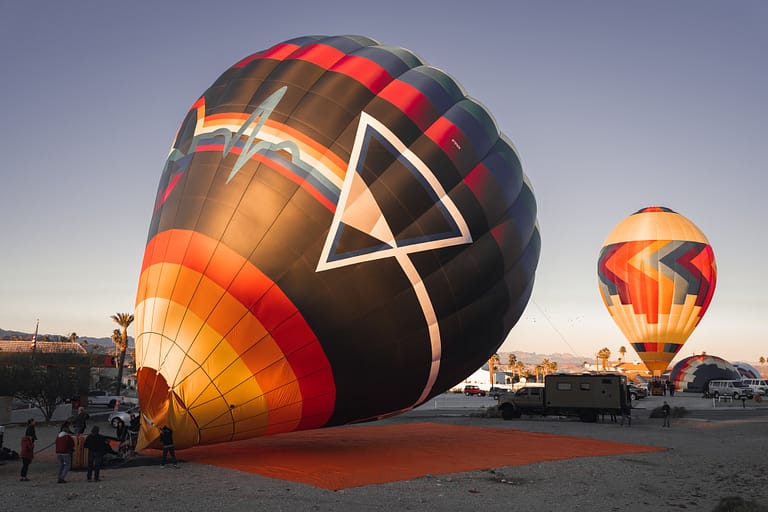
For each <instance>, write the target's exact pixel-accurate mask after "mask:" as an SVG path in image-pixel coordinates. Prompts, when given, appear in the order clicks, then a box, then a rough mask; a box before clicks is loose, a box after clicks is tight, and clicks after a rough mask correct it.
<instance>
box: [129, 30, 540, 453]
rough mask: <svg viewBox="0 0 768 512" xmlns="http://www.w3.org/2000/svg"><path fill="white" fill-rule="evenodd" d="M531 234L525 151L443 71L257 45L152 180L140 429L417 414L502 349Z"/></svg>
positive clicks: (205, 100)
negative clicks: (523, 160) (153, 194)
mask: <svg viewBox="0 0 768 512" xmlns="http://www.w3.org/2000/svg"><path fill="white" fill-rule="evenodd" d="M539 248H540V238H539V232H538V227H537V223H536V202H535V199H534V196H533V193H532V190H531V187H530V186H529V184H528V182H527V179H526V177H525V176H524V174H523V171H522V168H521V165H520V161H519V158H518V156H517V153H516V151H515V149H514V148H513V146H512V145H511V143H510V142H509V141H508V140H507V139H506V137H504V136H503V135H502V134H501V133H500V132H499V130H498V128H497V126H496V124H495V122H494V120H493V119H492V117H491V115H490V114H489V113H488V112H487V111H486V109H485V108H484V107H483V106H482V105H480V104H479V103H478V102H476V101H474V100H472V99H470V98H469V97H467V96H466V94H465V93H464V91H463V89H462V88H461V87H460V86H459V85H458V84H457V83H456V82H455V81H454V80H453V79H452V78H451V77H450V76H448V75H447V74H445V73H444V72H442V71H439V70H437V69H435V68H433V67H430V66H429V65H427V64H425V63H424V62H423V61H422V60H421V59H420V58H419V57H417V56H416V55H414V54H413V53H412V52H410V51H408V50H405V49H403V48H397V47H392V46H384V45H380V44H379V43H377V42H376V41H374V40H372V39H369V38H366V37H359V36H339V37H323V36H311V37H301V38H297V39H293V40H290V41H286V42H283V43H279V44H277V45H275V46H273V47H271V48H269V49H267V50H264V51H261V52H258V53H255V54H253V55H251V56H249V57H246V58H244V59H242V60H241V61H239V62H237V63H235V64H234V65H233V66H232V67H230V68H229V69H227V70H226V71H225V72H224V73H223V74H222V75H221V76H220V77H219V78H218V79H217V80H216V81H215V82H214V83H213V85H211V87H210V88H209V89H208V90H207V91H206V92H205V93H203V95H202V96H201V97H200V98H198V99H197V100H195V101H194V102H193V103H192V106H191V108H190V110H189V112H188V113H187V115H186V117H185V119H184V120H183V122H182V124H181V127H180V128H179V130H178V133H177V135H176V139H175V141H174V142H173V145H172V148H171V151H170V153H169V156H168V160H167V162H166V165H165V168H164V170H163V173H162V177H161V179H160V184H159V187H158V192H157V197H156V202H155V206H154V213H153V216H152V221H151V225H150V229H149V237H148V241H147V246H146V249H145V253H144V261H143V265H142V269H141V276H140V280H139V286H138V293H137V300H136V324H135V326H136V354H137V361H138V372H137V373H138V388H139V398H140V402H141V408H142V415H143V417H144V420H145V421H144V422H143V423H142V431H141V434H140V440H139V444H140V446H147V445H152V446H157V445H158V440H157V439H158V435H159V430H158V428H159V427H160V426H162V425H168V426H169V427H170V428H171V429H172V430H173V431H174V435H175V442H176V446H177V447H179V448H183V447H188V446H193V445H197V444H209V443H217V442H222V441H229V440H235V439H244V438H249V437H255V436H262V435H269V434H275V433H279V432H288V431H294V430H302V429H312V428H319V427H327V426H333V425H341V424H347V423H351V422H359V421H367V420H373V419H377V418H382V417H386V416H388V415H392V414H397V413H400V412H402V411H407V410H410V409H412V408H413V407H416V406H418V405H419V404H422V403H424V402H425V401H426V400H428V399H429V398H431V397H433V396H436V395H438V394H440V393H442V392H444V391H445V390H447V389H448V388H450V387H451V386H453V385H455V384H457V383H458V382H460V381H461V380H462V379H464V378H465V377H466V376H467V375H469V374H471V373H472V372H473V371H475V370H476V369H477V368H479V367H480V366H482V365H483V363H484V362H485V361H487V360H488V358H489V357H490V356H491V355H492V354H493V353H494V352H495V351H496V350H497V348H498V347H499V346H500V345H501V343H502V342H503V341H504V339H505V338H506V336H507V334H508V333H509V331H510V329H511V328H512V327H513V326H514V324H515V323H516V322H517V321H518V319H519V318H520V316H521V314H522V312H523V310H524V308H525V306H526V304H527V301H528V299H529V297H530V293H531V290H532V287H533V280H534V272H535V269H536V266H537V264H538V257H539Z"/></svg>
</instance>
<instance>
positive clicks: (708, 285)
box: [598, 207, 717, 374]
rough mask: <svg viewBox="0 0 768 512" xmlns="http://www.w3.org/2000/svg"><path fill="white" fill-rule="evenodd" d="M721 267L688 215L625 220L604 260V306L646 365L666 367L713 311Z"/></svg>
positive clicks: (662, 212)
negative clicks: (708, 309)
mask: <svg viewBox="0 0 768 512" xmlns="http://www.w3.org/2000/svg"><path fill="white" fill-rule="evenodd" d="M716 276H717V269H716V265H715V256H714V253H713V252H712V247H711V246H710V245H709V242H708V241H707V238H706V237H705V236H704V234H703V233H702V232H701V231H700V230H699V229H698V228H697V227H696V226H695V225H694V224H693V223H692V222H691V221H689V220H688V219H686V218H685V217H684V216H682V215H680V214H678V213H676V212H674V211H672V210H670V209H668V208H663V207H649V208H644V209H642V210H640V211H638V212H636V213H635V214H633V215H630V216H629V217H627V218H626V219H625V220H624V221H622V222H621V223H619V225H618V226H616V228H614V230H613V231H612V232H611V233H610V234H609V235H608V237H607V238H606V240H605V242H604V244H603V248H602V250H601V251H600V257H599V260H598V284H599V288H600V293H601V295H602V298H603V302H604V303H605V306H606V307H607V308H608V311H609V312H610V314H611V316H612V317H613V319H614V321H615V322H616V325H617V326H618V327H619V329H621V331H622V333H623V334H624V336H625V337H626V338H627V340H628V341H629V342H630V343H631V345H632V347H633V348H634V349H635V351H636V352H637V353H638V355H639V356H640V358H641V359H642V361H643V362H644V363H645V365H646V366H647V367H648V369H649V370H651V371H652V372H654V373H657V374H660V373H662V372H663V371H664V370H666V368H667V366H668V365H669V363H670V361H671V360H672V359H673V358H674V356H675V354H677V352H678V351H679V350H680V348H681V347H682V346H683V344H684V343H685V342H686V340H687V339H688V337H689V336H690V335H691V333H692V332H693V330H694V329H695V328H696V326H697V325H698V324H699V321H700V320H701V318H702V317H703V316H704V313H705V312H706V311H707V308H708V307H709V304H710V302H711V300H712V295H713V294H714V291H715V283H716Z"/></svg>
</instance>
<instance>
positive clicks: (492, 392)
mask: <svg viewBox="0 0 768 512" xmlns="http://www.w3.org/2000/svg"><path fill="white" fill-rule="evenodd" d="M510 391H512V390H511V389H507V388H502V387H499V386H493V387H492V388H491V389H489V390H488V396H490V397H491V398H493V399H494V400H498V399H499V397H500V396H502V395H503V394H504V393H509V392H510Z"/></svg>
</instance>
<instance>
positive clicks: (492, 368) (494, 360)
mask: <svg viewBox="0 0 768 512" xmlns="http://www.w3.org/2000/svg"><path fill="white" fill-rule="evenodd" d="M500 365H501V358H500V357H499V354H493V355H492V356H491V358H490V359H489V360H488V373H490V374H491V387H493V385H494V384H496V379H495V378H494V377H495V376H496V367H497V366H500Z"/></svg>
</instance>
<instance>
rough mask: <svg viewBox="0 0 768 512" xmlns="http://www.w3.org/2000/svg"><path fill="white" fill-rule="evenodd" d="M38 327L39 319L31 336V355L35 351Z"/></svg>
mask: <svg viewBox="0 0 768 512" xmlns="http://www.w3.org/2000/svg"><path fill="white" fill-rule="evenodd" d="M38 327H40V319H39V318H38V319H37V322H36V323H35V334H33V335H32V353H34V352H35V350H36V349H37V328H38Z"/></svg>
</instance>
